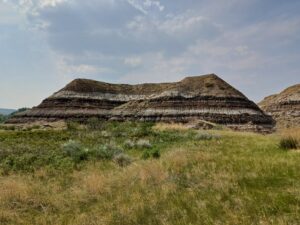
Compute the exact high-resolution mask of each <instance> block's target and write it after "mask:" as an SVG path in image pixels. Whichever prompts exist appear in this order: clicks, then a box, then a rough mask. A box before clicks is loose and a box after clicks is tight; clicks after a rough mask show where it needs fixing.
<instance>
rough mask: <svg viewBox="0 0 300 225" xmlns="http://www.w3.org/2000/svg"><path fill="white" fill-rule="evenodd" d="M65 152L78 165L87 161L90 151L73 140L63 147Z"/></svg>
mask: <svg viewBox="0 0 300 225" xmlns="http://www.w3.org/2000/svg"><path fill="white" fill-rule="evenodd" d="M63 151H64V153H65V154H66V155H67V156H69V157H71V158H72V159H73V161H74V162H76V163H78V162H80V161H82V160H85V159H87V157H88V149H86V148H83V147H82V145H81V144H80V143H78V142H76V141H73V140H69V141H68V142H67V143H65V144H64V145H63Z"/></svg>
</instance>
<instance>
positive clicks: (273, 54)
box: [0, 0, 300, 108]
mask: <svg viewBox="0 0 300 225" xmlns="http://www.w3.org/2000/svg"><path fill="white" fill-rule="evenodd" d="M207 73H216V74H218V75H219V76H220V77H222V78H223V79H224V80H226V81H227V82H229V83H231V84H232V85H233V86H235V87H236V88H238V89H239V90H241V91H242V92H244V94H246V95H247V96H248V97H249V98H250V99H252V100H254V101H259V100H261V99H262V98H263V97H264V96H266V95H270V94H273V93H276V92H278V91H280V90H282V89H283V88H286V87H288V86H289V85H292V84H295V83H300V1H299V0H0V78H1V81H0V108H1V107H10V108H19V107H23V106H30V107H31V106H34V105H37V104H39V103H40V102H41V100H42V99H44V98H45V97H48V96H49V95H51V94H52V93H53V92H54V91H57V90H58V89H60V88H62V87H63V86H64V85H65V84H66V83H68V82H69V81H71V80H72V79H74V78H78V77H81V78H91V79H96V80H100V81H105V82H113V83H119V82H121V83H141V82H162V81H177V80H180V79H182V78H183V77H185V76H187V75H201V74H207Z"/></svg>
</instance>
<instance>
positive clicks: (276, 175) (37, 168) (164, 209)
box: [0, 121, 300, 225]
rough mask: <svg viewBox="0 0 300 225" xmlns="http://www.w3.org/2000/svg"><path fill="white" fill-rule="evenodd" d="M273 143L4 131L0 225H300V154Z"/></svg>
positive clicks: (111, 130)
mask: <svg viewBox="0 0 300 225" xmlns="http://www.w3.org/2000/svg"><path fill="white" fill-rule="evenodd" d="M170 127H171V128H172V126H170ZM279 143H280V138H279V137H277V136H275V135H274V136H262V135H257V134H250V133H234V132H230V131H210V132H206V131H191V130H186V129H159V127H157V126H155V127H153V124H151V123H131V122H127V123H116V122H109V123H103V124H97V121H93V123H92V124H89V125H88V126H79V125H77V124H72V123H69V124H68V129H67V130H60V131H55V130H31V131H30V130H29V131H0V171H1V176H0V190H1V192H0V224H51V225H52V224H54V225H55V224H72V225H73V224H75V225H76V224H80V225H84V224H86V225H87V224H130V225H132V224H138V225H141V224H151V225H152V224H172V225H176V224H178V225H182V224H299V223H300V173H299V171H300V153H298V151H285V150H282V149H280V148H279ZM73 151H75V153H76V154H75V156H74V154H73V153H74V152H73ZM110 151H113V152H114V154H108V153H109V152H110ZM78 152H79V153H80V154H81V153H82V154H83V155H82V157H81V156H80V157H77V156H78V155H77V153H78ZM121 154H122V155H121ZM73 156H74V157H73ZM104 156H105V157H104ZM106 156H107V157H106ZM117 156H118V157H117ZM120 162H122V163H120ZM124 162H125V163H124Z"/></svg>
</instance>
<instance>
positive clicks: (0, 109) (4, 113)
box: [0, 108, 16, 115]
mask: <svg viewBox="0 0 300 225" xmlns="http://www.w3.org/2000/svg"><path fill="white" fill-rule="evenodd" d="M15 111H16V110H15V109H2V108H0V114H2V115H9V114H11V113H13V112H15Z"/></svg>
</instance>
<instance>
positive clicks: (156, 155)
mask: <svg viewBox="0 0 300 225" xmlns="http://www.w3.org/2000/svg"><path fill="white" fill-rule="evenodd" d="M151 155H152V157H153V158H155V159H158V158H160V151H159V150H158V149H153V150H152V151H151Z"/></svg>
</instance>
